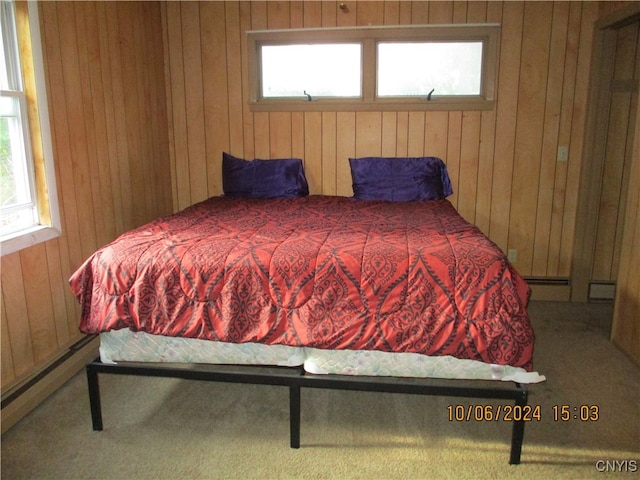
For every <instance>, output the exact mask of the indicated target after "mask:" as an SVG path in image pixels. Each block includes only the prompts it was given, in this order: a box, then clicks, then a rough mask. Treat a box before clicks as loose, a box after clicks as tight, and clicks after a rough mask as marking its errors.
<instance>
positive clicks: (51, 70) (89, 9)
mask: <svg viewBox="0 0 640 480" xmlns="http://www.w3.org/2000/svg"><path fill="white" fill-rule="evenodd" d="M40 23H41V35H42V41H43V55H44V57H45V58H44V60H45V70H46V83H47V88H48V98H49V103H50V105H49V114H50V120H51V130H52V136H53V148H54V162H55V165H56V177H57V182H58V185H57V190H58V196H59V201H60V209H61V212H60V213H61V217H62V232H63V233H62V236H61V237H59V238H57V239H55V240H51V241H48V242H46V243H43V244H39V245H36V246H34V247H31V248H28V249H24V250H22V251H19V252H16V253H13V254H10V255H5V256H3V257H2V265H1V266H2V389H3V391H5V390H6V388H8V387H11V386H12V385H15V384H16V383H18V382H20V381H21V380H23V379H25V378H27V377H29V376H30V375H32V374H33V373H34V372H36V371H37V370H38V369H39V368H40V367H41V366H43V365H45V364H46V363H48V362H49V361H51V360H52V359H54V358H55V357H57V356H58V355H59V353H60V352H61V351H63V350H65V349H66V348H67V347H69V346H70V345H71V344H73V343H74V342H76V341H77V340H79V339H80V338H81V337H82V335H81V334H80V332H79V331H78V321H79V305H78V303H77V301H76V300H75V298H74V297H73V295H71V292H70V290H69V288H68V286H67V285H68V284H67V281H68V278H69V276H70V275H71V273H72V272H73V271H74V270H75V269H76V268H77V267H79V266H80V264H81V262H83V261H84V260H85V259H86V257H87V256H88V255H90V254H91V253H92V252H93V251H95V250H96V249H97V248H99V247H100V246H102V245H104V244H106V243H107V242H109V241H111V240H113V239H114V238H115V237H116V236H117V235H118V234H120V233H122V232H124V231H125V230H128V229H131V228H134V227H136V226H138V225H140V224H142V223H144V222H146V221H149V220H151V219H153V218H155V217H157V216H159V215H163V214H167V213H169V212H170V211H171V209H172V193H171V172H170V165H169V149H168V141H167V120H166V99H165V91H164V58H163V45H162V38H163V37H162V35H163V31H162V21H161V16H160V5H159V4H157V3H147V2H132V3H121V2H114V3H106V2H60V3H58V2H42V3H41V4H40Z"/></svg>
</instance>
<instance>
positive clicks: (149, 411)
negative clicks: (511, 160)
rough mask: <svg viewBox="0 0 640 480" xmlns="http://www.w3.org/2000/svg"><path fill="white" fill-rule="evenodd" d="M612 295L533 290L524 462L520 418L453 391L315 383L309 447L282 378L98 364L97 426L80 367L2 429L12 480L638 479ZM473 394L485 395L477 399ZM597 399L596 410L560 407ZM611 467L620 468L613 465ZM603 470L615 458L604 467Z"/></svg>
mask: <svg viewBox="0 0 640 480" xmlns="http://www.w3.org/2000/svg"><path fill="white" fill-rule="evenodd" d="M611 312H612V306H611V305H603V304H568V303H550V302H549V303H548V302H533V303H532V304H531V306H530V313H531V317H532V321H533V323H534V328H535V330H536V335H537V346H536V353H535V357H534V359H535V362H536V365H535V366H536V370H538V371H539V372H540V373H542V374H544V375H546V377H547V381H546V382H545V383H543V384H538V385H533V386H531V388H530V395H529V403H530V404H531V405H532V406H537V405H539V406H540V411H541V417H542V419H541V420H540V421H534V422H531V423H528V424H527V426H526V430H525V442H524V447H523V452H522V464H520V465H509V464H508V457H509V440H510V431H511V425H510V424H508V423H504V422H450V421H449V420H448V413H447V407H448V406H449V405H458V404H464V405H467V404H470V403H471V402H470V401H461V400H459V399H450V398H434V397H422V396H414V395H402V394H381V393H366V392H347V391H328V390H315V389H314V390H305V389H303V392H302V431H301V442H302V446H301V448H300V449H299V450H293V449H290V448H289V430H288V428H289V424H288V391H287V389H286V388H283V387H270V386H261V385H255V386H254V385H234V384H221V383H218V384H215V383H206V382H196V381H185V380H174V379H152V378H134V377H121V376H109V375H104V376H102V377H101V390H102V400H103V415H104V422H105V425H104V427H105V429H104V431H102V432H93V431H92V429H91V420H90V414H89V405H88V399H87V392H86V381H85V377H84V373H83V372H81V373H80V374H78V375H76V376H75V377H74V378H73V379H72V380H71V381H69V382H68V383H67V384H66V385H65V386H64V387H63V388H61V389H60V390H59V391H58V392H56V393H55V394H54V395H53V396H51V397H50V398H49V399H48V400H47V401H46V402H45V403H43V404H42V405H41V406H40V407H38V408H37V409H36V410H35V411H33V412H32V413H31V414H30V415H29V416H28V417H26V418H25V419H23V420H22V421H21V422H20V423H18V424H17V425H16V426H14V427H13V428H12V429H10V430H9V431H8V432H7V433H6V434H5V435H3V436H2V470H1V475H2V478H3V480H13V479H16V480H17V479H85V478H86V479H89V478H96V479H118V480H120V479H191V478H202V479H218V478H220V479H222V478H238V479H245V478H301V479H306V478H309V479H312V478H331V479H333V478H336V479H347V478H367V479H383V478H385V479H386V478H389V479H422V478H425V479H426V478H429V479H439V478H455V479H466V478H470V479H471V478H473V479H484V478H487V479H489V478H492V479H501V478H519V479H526V478H536V479H538V478H544V479H547V478H549V479H551V478H554V479H556V478H571V479H574V478H575V479H583V478H603V475H612V476H613V478H638V477H639V476H640V368H638V366H637V365H635V364H634V363H633V362H632V361H631V360H630V359H629V358H628V357H627V356H625V355H624V354H623V353H622V352H620V351H619V350H618V349H617V348H615V347H614V346H613V345H612V344H611V343H610V342H609V341H608V333H609V324H610V319H611ZM475 403H476V404H478V403H482V404H486V403H487V402H478V401H476V402H475ZM554 405H560V406H561V405H569V406H571V407H573V406H576V407H579V406H581V405H589V406H593V405H597V406H598V408H599V418H598V420H597V421H588V422H582V421H580V420H573V419H571V420H570V421H568V422H556V421H554V420H553V406H554ZM612 469H616V470H623V471H622V472H620V471H617V472H616V473H615V475H613V473H612V472H611V470H612ZM601 470H608V473H605V472H602V471H601Z"/></svg>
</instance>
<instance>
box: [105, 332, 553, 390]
mask: <svg viewBox="0 0 640 480" xmlns="http://www.w3.org/2000/svg"><path fill="white" fill-rule="evenodd" d="M100 358H101V360H102V361H103V362H105V363H117V362H125V361H128V362H170V363H211V364H236V365H277V366H287V367H293V366H299V365H304V369H305V370H306V371H307V372H309V373H312V374H338V375H356V376H357V375H367V376H393V377H419V378H443V379H473V380H501V381H513V382H519V383H538V382H542V381H544V380H545V377H544V376H542V375H540V374H538V373H537V372H527V371H526V370H524V369H522V368H517V367H511V366H505V365H492V364H487V363H483V362H479V361H476V360H461V359H458V358H455V357H451V356H443V357H430V356H426V355H420V354H417V353H390V352H381V351H376V350H362V351H354V350H322V349H317V348H303V347H289V346H286V345H262V344H258V343H242V344H234V343H225V342H210V341H207V340H197V339H190V338H174V337H163V336H158V335H151V334H148V333H144V332H132V331H130V330H128V329H122V330H112V331H110V332H107V333H101V334H100Z"/></svg>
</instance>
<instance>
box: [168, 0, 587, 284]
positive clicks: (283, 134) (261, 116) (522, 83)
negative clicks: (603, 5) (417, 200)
mask: <svg viewBox="0 0 640 480" xmlns="http://www.w3.org/2000/svg"><path fill="white" fill-rule="evenodd" d="M346 3H347V6H348V11H346V12H343V11H342V10H340V9H339V8H338V2H320V1H304V2H300V1H298V2H284V1H267V2H264V1H262V2H257V1H252V2H231V1H230V2H202V3H197V2H167V3H163V4H162V13H163V22H164V23H165V25H166V30H165V32H166V35H167V38H166V40H165V46H166V48H167V52H166V59H167V92H168V97H169V107H168V110H169V111H168V116H169V124H170V143H171V164H172V172H173V177H172V180H173V185H172V187H173V193H174V196H173V198H174V209H181V208H184V207H186V206H187V205H190V204H192V203H194V202H197V201H199V200H202V199H204V198H206V197H207V196H210V195H217V194H220V193H221V192H222V182H221V178H220V169H221V154H222V152H223V151H228V152H230V153H232V154H235V155H237V156H241V157H244V158H247V159H252V158H270V157H271V158H273V157H289V156H296V157H300V158H303V160H304V164H305V170H306V173H307V176H308V179H309V182H310V189H311V193H312V194H328V195H351V194H352V188H351V177H350V172H349V166H348V158H349V157H350V156H365V155H386V156H406V155H408V156H419V155H435V156H439V157H441V158H443V159H444V160H445V162H446V163H447V165H448V168H449V173H450V175H451V178H452V181H453V185H454V190H455V193H454V195H453V196H452V197H450V200H451V201H452V203H453V204H454V205H455V206H456V207H457V208H458V210H459V211H460V212H461V214H462V215H463V216H464V217H465V218H466V219H468V220H469V221H471V222H474V223H475V224H477V225H478V226H479V227H480V228H481V229H482V230H483V231H484V232H485V233H486V234H488V235H489V237H490V238H491V239H492V240H494V241H495V242H496V243H497V244H498V245H499V246H500V247H501V248H502V249H504V250H505V251H506V250H507V249H516V250H517V256H518V258H517V262H516V267H517V268H518V270H519V271H520V272H521V273H522V274H524V275H528V276H537V277H568V276H569V274H570V264H571V255H572V246H573V240H574V235H575V233H576V232H575V231H574V228H573V226H574V219H575V212H576V202H577V193H578V192H577V190H578V183H579V173H580V163H581V153H582V142H583V137H584V134H583V129H584V120H585V118H584V117H585V103H586V98H587V87H588V77H589V65H590V55H591V43H592V33H593V23H594V21H595V20H596V19H597V18H598V8H599V7H598V4H597V3H591V2H493V1H491V2H478V1H471V2H458V1H455V2H446V1H445V2H440V1H439V2H426V1H412V2H410V1H401V2H397V1H384V2H383V1H371V2H369V1H358V2H355V1H353V0H352V1H347V2H346ZM484 22H492V23H493V22H495V23H500V24H502V38H501V48H500V50H501V52H500V70H499V78H498V102H497V106H496V108H495V109H494V110H491V111H485V112H480V111H464V112H459V111H458V112H406V111H398V112H337V113H335V112H327V113H321V112H309V113H303V112H294V113H268V112H256V113H253V112H251V111H250V110H249V108H248V106H247V98H248V88H247V80H248V79H247V70H246V65H245V59H246V41H245V32H246V31H247V30H252V29H279V28H299V27H335V26H339V27H340V26H362V25H369V24H371V25H398V24H441V23H445V24H446V23H484ZM559 145H566V146H568V147H569V161H568V162H566V163H558V162H557V161H556V152H557V148H558V146H559Z"/></svg>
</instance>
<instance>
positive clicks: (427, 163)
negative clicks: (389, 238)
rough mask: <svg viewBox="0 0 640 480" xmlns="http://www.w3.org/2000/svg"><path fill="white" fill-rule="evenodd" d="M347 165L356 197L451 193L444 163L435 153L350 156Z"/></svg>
mask: <svg viewBox="0 0 640 480" xmlns="http://www.w3.org/2000/svg"><path fill="white" fill-rule="evenodd" d="M349 165H350V167H351V178H352V179H353V194H354V195H353V196H354V198H357V199H359V200H388V201H391V202H412V201H416V200H439V199H442V198H446V197H447V196H449V195H451V194H452V193H453V189H452V188H451V180H450V179H449V174H448V172H447V167H446V165H445V164H444V162H443V161H442V160H441V159H439V158H437V157H409V158H394V157H363V158H350V159H349Z"/></svg>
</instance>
